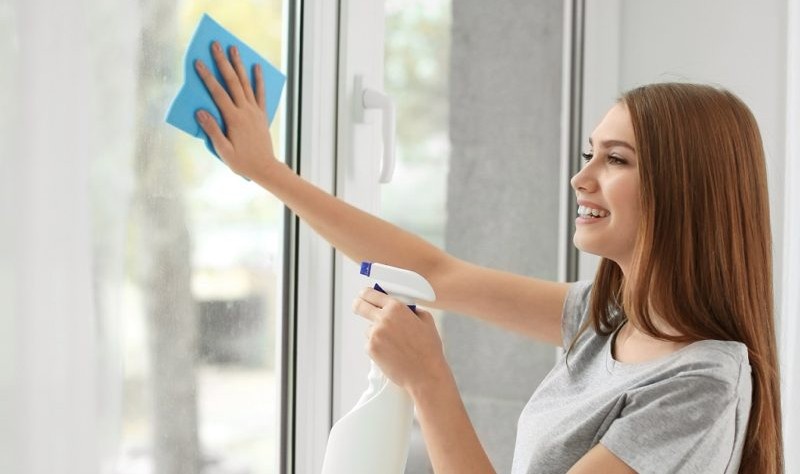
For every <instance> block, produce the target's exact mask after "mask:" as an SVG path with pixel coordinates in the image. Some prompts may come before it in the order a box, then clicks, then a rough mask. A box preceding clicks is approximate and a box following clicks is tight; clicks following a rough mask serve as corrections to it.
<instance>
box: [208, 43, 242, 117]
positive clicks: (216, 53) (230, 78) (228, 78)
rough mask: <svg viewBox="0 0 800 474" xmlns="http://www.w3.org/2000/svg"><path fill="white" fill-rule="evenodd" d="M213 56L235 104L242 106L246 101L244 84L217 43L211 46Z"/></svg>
mask: <svg viewBox="0 0 800 474" xmlns="http://www.w3.org/2000/svg"><path fill="white" fill-rule="evenodd" d="M211 56H213V57H214V62H216V63H217V68H218V69H219V73H220V75H222V78H223V79H224V80H225V85H226V86H228V92H230V94H231V98H232V99H233V102H234V103H235V104H237V105H240V104H242V103H243V102H244V100H245V96H244V90H243V89H242V83H241V82H239V76H237V75H236V71H234V70H233V66H231V63H230V62H229V61H228V57H227V56H225V52H224V51H222V46H220V44H219V42H217V41H214V42H213V43H212V44H211Z"/></svg>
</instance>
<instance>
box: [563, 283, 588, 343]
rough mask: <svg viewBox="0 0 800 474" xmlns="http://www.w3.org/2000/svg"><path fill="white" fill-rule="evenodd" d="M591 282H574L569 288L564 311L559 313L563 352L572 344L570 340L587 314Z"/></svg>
mask: <svg viewBox="0 0 800 474" xmlns="http://www.w3.org/2000/svg"><path fill="white" fill-rule="evenodd" d="M592 283H593V281H592V280H582V281H576V282H575V283H572V284H571V285H570V286H569V289H568V290H567V297H566V299H565V300H564V309H563V311H562V313H561V339H562V343H563V346H561V347H563V348H564V349H565V350H566V349H567V348H568V347H569V345H570V343H571V342H572V338H573V337H575V334H576V333H577V332H578V329H580V327H581V324H583V321H584V320H585V319H586V318H587V317H588V313H589V296H590V295H591V290H592Z"/></svg>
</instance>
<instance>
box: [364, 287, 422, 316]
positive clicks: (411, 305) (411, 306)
mask: <svg viewBox="0 0 800 474" xmlns="http://www.w3.org/2000/svg"><path fill="white" fill-rule="evenodd" d="M373 288H374V289H376V290H378V291H380V292H381V293H383V294H384V295H388V293H386V290H384V289H383V288H381V285H379V284H377V283H375V286H373ZM408 309H410V310H411V311H413V312H414V313H416V312H417V305H415V304H410V305H408Z"/></svg>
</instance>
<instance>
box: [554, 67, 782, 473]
mask: <svg viewBox="0 0 800 474" xmlns="http://www.w3.org/2000/svg"><path fill="white" fill-rule="evenodd" d="M620 102H621V103H622V104H624V105H625V106H626V107H627V109H628V112H629V113H630V117H631V121H632V123H633V130H634V134H635V137H636V146H637V150H638V158H639V179H640V186H641V192H640V204H641V206H640V208H641V209H642V216H641V221H640V225H639V231H638V236H637V242H636V245H635V250H634V257H633V261H632V265H631V271H630V275H628V277H627V278H626V277H625V275H623V273H622V270H621V269H620V267H619V266H618V265H617V264H616V263H615V262H613V261H611V260H609V259H606V258H603V259H602V261H601V263H600V266H599V268H598V270H597V274H596V276H595V280H594V285H593V289H592V296H591V301H590V303H589V304H590V318H589V320H587V321H586V323H584V325H583V326H582V327H581V329H580V331H579V332H578V334H577V335H576V336H575V337H574V338H573V340H572V343H571V344H570V349H572V347H573V346H574V344H575V341H576V340H577V338H578V336H580V334H581V333H582V332H583V331H585V330H586V329H587V328H588V326H589V324H591V325H592V326H593V327H594V329H595V331H596V332H597V333H598V334H601V335H605V336H607V335H609V334H611V333H612V332H613V331H614V330H615V329H616V328H617V327H618V326H619V325H620V324H622V322H624V321H625V320H626V319H630V320H631V321H633V322H634V323H636V326H637V327H638V328H640V329H641V330H642V331H643V332H645V333H647V334H649V335H651V336H653V337H656V338H658V339H663V340H668V341H675V342H693V341H698V340H704V339H717V340H726V341H739V342H742V343H744V344H745V345H746V346H747V348H748V355H749V360H750V366H751V370H752V378H753V394H752V395H753V396H752V404H751V408H750V419H749V423H748V427H747V438H746V440H745V444H744V452H743V454H742V462H741V465H740V472H743V473H747V474H750V473H753V474H756V473H757V474H773V473H775V474H782V473H783V470H784V467H783V442H782V437H781V403H780V384H779V370H778V358H777V347H776V343H775V328H774V322H773V294H772V238H771V233H770V217H769V203H768V195H767V178H766V164H765V160H764V148H763V145H762V142H761V135H760V133H759V131H758V126H757V124H756V121H755V118H754V117H753V114H752V113H751V112H750V109H749V108H748V107H747V106H746V105H745V104H744V103H743V102H742V101H741V100H740V99H739V98H738V97H736V96H735V95H734V94H732V93H730V92H728V91H726V90H722V89H717V88H714V87H711V86H705V85H698V84H678V83H663V84H651V85H647V86H643V87H639V88H637V89H633V90H631V91H629V92H627V93H625V94H624V95H623V96H622V97H621V99H620ZM653 313H655V314H657V315H659V317H661V318H663V320H664V322H666V323H667V324H669V325H670V326H671V327H673V328H675V329H676V330H677V331H678V332H680V333H681V335H679V336H674V335H669V334H665V333H663V332H661V331H659V330H658V329H657V328H656V327H655V325H654V324H653V318H652V314H653ZM568 352H569V350H568Z"/></svg>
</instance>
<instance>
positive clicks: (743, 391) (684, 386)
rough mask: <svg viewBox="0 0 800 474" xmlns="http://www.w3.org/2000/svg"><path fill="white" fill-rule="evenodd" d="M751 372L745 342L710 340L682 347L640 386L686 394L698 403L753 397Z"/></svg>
mask: <svg viewBox="0 0 800 474" xmlns="http://www.w3.org/2000/svg"><path fill="white" fill-rule="evenodd" d="M750 374H751V368H750V362H749V359H748V352H747V346H745V345H744V344H743V343H741V342H735V341H718V340H710V339H709V340H703V341H697V342H694V343H692V344H690V345H688V346H686V347H684V348H682V349H680V350H679V351H678V353H676V354H675V357H673V358H670V359H669V361H668V362H667V363H665V364H664V365H663V366H661V369H660V370H657V371H654V372H653V373H652V378H651V380H649V383H646V384H643V385H642V386H640V387H639V389H640V390H642V391H648V392H656V393H658V392H660V393H661V395H664V396H668V395H669V394H672V395H673V396H675V395H683V396H684V397H691V398H692V400H694V401H695V402H697V403H702V400H708V401H709V402H710V403H719V402H721V401H723V400H731V399H742V398H744V399H747V400H749V398H750V391H751V377H750Z"/></svg>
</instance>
